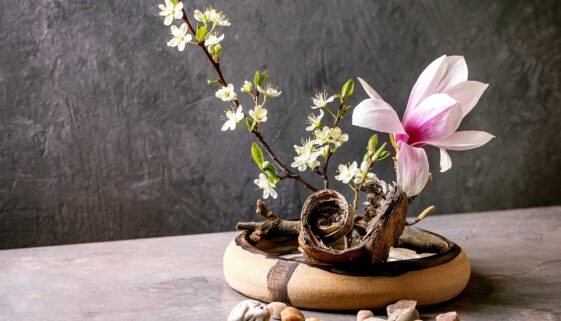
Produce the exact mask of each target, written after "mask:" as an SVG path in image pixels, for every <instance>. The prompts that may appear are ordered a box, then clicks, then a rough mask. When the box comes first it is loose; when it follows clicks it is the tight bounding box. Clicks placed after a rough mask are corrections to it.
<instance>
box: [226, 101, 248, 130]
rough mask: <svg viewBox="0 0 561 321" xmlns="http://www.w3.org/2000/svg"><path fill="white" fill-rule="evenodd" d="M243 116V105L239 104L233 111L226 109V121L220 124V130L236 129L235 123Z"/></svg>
mask: <svg viewBox="0 0 561 321" xmlns="http://www.w3.org/2000/svg"><path fill="white" fill-rule="evenodd" d="M243 117H244V114H243V107H242V106H241V105H240V106H239V107H238V109H236V110H235V111H234V110H228V111H226V122H225V123H224V125H222V131H227V130H234V129H236V125H237V124H238V123H239V122H240V121H241V120H242V119H243Z"/></svg>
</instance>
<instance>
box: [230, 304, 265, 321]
mask: <svg viewBox="0 0 561 321" xmlns="http://www.w3.org/2000/svg"><path fill="white" fill-rule="evenodd" d="M269 317H270V313H269V309H267V306H266V305H265V304H263V303H261V302H259V301H255V300H244V301H242V302H240V303H238V304H237V305H236V306H235V307H234V308H233V309H232V311H230V315H229V316H228V321H269Z"/></svg>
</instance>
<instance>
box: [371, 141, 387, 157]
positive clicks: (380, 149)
mask: <svg viewBox="0 0 561 321" xmlns="http://www.w3.org/2000/svg"><path fill="white" fill-rule="evenodd" d="M386 144H387V143H383V144H382V146H380V148H378V150H377V151H376V153H375V154H374V156H372V159H373V160H380V159H381V158H380V156H381V155H382V153H383V152H385V150H384V148H386ZM388 153H389V152H388ZM386 157H387V156H386Z"/></svg>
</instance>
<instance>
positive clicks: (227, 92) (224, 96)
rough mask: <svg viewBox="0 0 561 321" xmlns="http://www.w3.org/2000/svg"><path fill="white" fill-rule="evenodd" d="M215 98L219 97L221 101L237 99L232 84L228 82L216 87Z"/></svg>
mask: <svg viewBox="0 0 561 321" xmlns="http://www.w3.org/2000/svg"><path fill="white" fill-rule="evenodd" d="M215 96H216V98H220V99H221V100H222V101H232V100H236V99H238V95H237V94H236V92H235V91H234V85H232V84H228V86H223V87H222V88H220V89H218V90H217V91H216V94H215Z"/></svg>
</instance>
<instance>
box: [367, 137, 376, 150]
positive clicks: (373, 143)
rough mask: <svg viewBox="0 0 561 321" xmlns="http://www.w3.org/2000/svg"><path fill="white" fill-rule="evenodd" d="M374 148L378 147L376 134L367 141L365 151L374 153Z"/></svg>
mask: <svg viewBox="0 0 561 321" xmlns="http://www.w3.org/2000/svg"><path fill="white" fill-rule="evenodd" d="M376 146H378V134H374V135H372V137H370V139H369V140H368V146H367V148H366V149H367V150H368V151H375V150H376Z"/></svg>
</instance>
